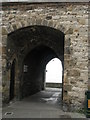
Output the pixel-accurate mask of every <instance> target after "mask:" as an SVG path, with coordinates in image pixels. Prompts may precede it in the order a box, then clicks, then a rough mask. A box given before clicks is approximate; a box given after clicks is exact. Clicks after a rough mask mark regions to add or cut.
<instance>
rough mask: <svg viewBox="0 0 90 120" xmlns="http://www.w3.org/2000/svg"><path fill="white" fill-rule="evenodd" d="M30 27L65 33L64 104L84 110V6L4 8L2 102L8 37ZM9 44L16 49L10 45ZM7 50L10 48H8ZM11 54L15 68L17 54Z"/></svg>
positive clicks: (6, 87) (6, 84) (5, 96)
mask: <svg viewBox="0 0 90 120" xmlns="http://www.w3.org/2000/svg"><path fill="white" fill-rule="evenodd" d="M33 25H40V26H48V27H51V28H54V29H56V30H59V31H61V32H62V33H64V35H65V39H64V41H65V43H64V81H63V82H64V84H63V101H64V102H65V103H66V104H68V105H69V107H70V108H71V109H73V110H77V109H80V108H83V107H84V105H83V103H84V100H85V91H86V90H87V89H88V4H83V3H82V4H79V3H77V4H73V3H70V4H65V3H64V4H62V5H60V4H55V5H54V4H53V5H40V4H38V5H32V4H31V5H30V4H29V5H21V6H20V5H19V6H12V5H11V6H9V9H8V5H7V6H3V11H2V23H1V26H2V42H1V41H0V45H1V44H2V69H3V73H2V75H3V81H2V82H3V101H7V100H8V99H9V98H8V96H9V82H10V81H9V80H10V71H7V70H6V66H7V59H6V58H7V56H8V55H6V51H7V50H6V49H8V48H7V42H8V39H7V36H8V34H10V33H12V32H15V31H16V30H18V29H20V28H24V27H27V26H33ZM32 31H33V32H34V31H35V29H34V28H32ZM32 41H34V40H32ZM10 44H12V45H11V46H13V47H17V46H14V45H13V43H10ZM47 44H48V43H47ZM49 44H51V43H49ZM23 49H24V48H23ZM14 50H15V49H14ZM9 51H10V49H8V52H9ZM10 52H11V56H10V58H11V59H10V62H11V63H12V61H13V59H14V58H16V59H17V68H18V66H19V61H18V58H17V55H16V53H15V52H13V51H12V50H11V51H10ZM14 53H15V54H14ZM19 72H20V71H19V70H18V69H17V74H16V77H15V80H16V82H15V86H16V89H15V94H16V96H17V94H18V89H19V86H18V85H19V78H18V74H19Z"/></svg>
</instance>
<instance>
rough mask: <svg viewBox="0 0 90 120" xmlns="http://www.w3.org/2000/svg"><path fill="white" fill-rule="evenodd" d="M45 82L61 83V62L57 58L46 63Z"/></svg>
mask: <svg viewBox="0 0 90 120" xmlns="http://www.w3.org/2000/svg"><path fill="white" fill-rule="evenodd" d="M46 83H62V63H61V61H60V60H59V59H58V58H54V59H52V60H51V61H49V62H48V64H47V65H46Z"/></svg>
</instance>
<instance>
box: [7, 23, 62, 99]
mask: <svg viewBox="0 0 90 120" xmlns="http://www.w3.org/2000/svg"><path fill="white" fill-rule="evenodd" d="M53 58H58V59H59V60H60V61H61V62H62V65H63V64H64V33H63V32H61V31H59V30H57V29H54V28H51V27H47V26H40V25H34V26H28V27H25V28H21V29H18V30H15V31H14V32H12V33H10V34H8V40H7V60H8V61H9V62H10V61H13V59H16V60H17V67H16V74H15V98H17V99H19V100H20V99H22V98H24V97H28V96H30V95H33V94H35V93H37V92H39V91H41V90H44V89H45V68H46V65H47V63H48V62H49V61H50V60H51V59H53ZM63 69H64V66H63ZM7 72H8V73H7V74H9V70H8V71H7ZM8 79H10V78H8ZM12 91H13V90H12ZM11 99H12V98H11Z"/></svg>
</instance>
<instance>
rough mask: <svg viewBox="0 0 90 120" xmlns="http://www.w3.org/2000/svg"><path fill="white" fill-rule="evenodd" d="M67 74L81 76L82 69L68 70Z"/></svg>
mask: <svg viewBox="0 0 90 120" xmlns="http://www.w3.org/2000/svg"><path fill="white" fill-rule="evenodd" d="M67 75H68V76H74V77H79V76H80V70H77V69H72V70H68V72H67Z"/></svg>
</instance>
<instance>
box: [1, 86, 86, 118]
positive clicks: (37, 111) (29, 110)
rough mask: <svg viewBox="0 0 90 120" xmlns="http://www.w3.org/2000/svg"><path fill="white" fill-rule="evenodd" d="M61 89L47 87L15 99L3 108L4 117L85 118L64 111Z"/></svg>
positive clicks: (81, 115)
mask: <svg viewBox="0 0 90 120" xmlns="http://www.w3.org/2000/svg"><path fill="white" fill-rule="evenodd" d="M61 93H62V92H61V89H57V88H47V89H46V90H44V91H41V92H39V93H37V94H35V95H32V96H30V97H28V98H25V99H23V100H22V101H15V102H12V103H10V104H9V105H8V106H6V107H4V108H3V116H2V117H3V118H85V115H83V114H79V113H71V112H64V111H63V110H62V106H61Z"/></svg>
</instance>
